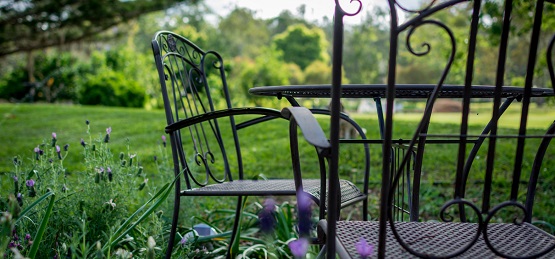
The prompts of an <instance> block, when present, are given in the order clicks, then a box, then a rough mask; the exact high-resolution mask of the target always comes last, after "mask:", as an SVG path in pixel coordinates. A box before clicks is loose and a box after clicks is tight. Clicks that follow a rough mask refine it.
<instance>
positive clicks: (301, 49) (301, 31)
mask: <svg viewBox="0 0 555 259" xmlns="http://www.w3.org/2000/svg"><path fill="white" fill-rule="evenodd" d="M273 42H274V44H275V45H276V48H277V49H278V50H281V51H282V52H283V60H285V62H291V63H295V64H297V65H299V67H301V69H303V70H304V69H305V68H306V67H307V66H308V65H310V63H312V62H313V61H316V60H321V61H324V62H327V61H329V55H328V54H327V52H326V51H327V45H328V42H327V41H326V36H325V35H324V31H323V30H322V29H320V28H317V27H314V28H311V29H309V28H307V27H306V26H305V25H302V24H297V25H292V26H289V28H287V31H285V32H284V33H281V34H278V35H276V36H275V37H274V40H273Z"/></svg>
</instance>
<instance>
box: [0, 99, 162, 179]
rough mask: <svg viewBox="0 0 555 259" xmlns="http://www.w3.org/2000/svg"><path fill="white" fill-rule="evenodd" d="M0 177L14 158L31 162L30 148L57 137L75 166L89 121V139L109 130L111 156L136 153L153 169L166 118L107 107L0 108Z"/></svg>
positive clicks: (70, 164) (156, 113) (69, 162)
mask: <svg viewBox="0 0 555 259" xmlns="http://www.w3.org/2000/svg"><path fill="white" fill-rule="evenodd" d="M0 116H1V117H0V132H2V134H0V143H2V148H1V149H0V172H1V173H6V172H9V171H10V170H13V165H12V159H13V157H14V156H15V155H19V156H21V157H22V158H24V159H25V158H28V157H33V148H34V147H36V146H37V145H39V144H41V143H42V142H43V141H46V142H47V143H49V142H50V139H51V133H52V132H56V134H57V136H58V139H59V142H58V143H59V144H60V146H63V145H65V144H69V145H70V154H69V155H68V157H67V160H66V165H67V167H68V170H70V171H74V170H80V169H81V168H79V167H77V168H76V167H75V165H76V164H78V163H76V162H77V161H80V160H81V158H82V155H81V153H82V148H81V146H80V140H81V139H82V138H84V139H85V141H87V142H89V141H88V139H87V138H88V137H87V134H86V132H87V126H86V124H85V121H87V120H89V121H90V127H91V129H90V131H91V135H92V136H102V137H103V136H104V134H106V131H105V130H106V128H108V127H112V133H111V140H110V141H111V147H112V153H114V154H119V153H120V152H125V153H127V150H128V146H129V150H130V151H131V152H134V153H137V154H138V158H139V160H140V161H141V162H142V163H143V164H144V166H145V170H150V172H152V170H154V168H155V166H154V162H153V157H154V156H155V155H157V152H158V146H159V145H160V143H161V141H162V140H161V136H162V135H163V134H164V125H165V117H164V113H163V111H161V110H153V111H146V110H144V109H132V108H108V107H91V106H77V105H48V104H15V105H14V104H0Z"/></svg>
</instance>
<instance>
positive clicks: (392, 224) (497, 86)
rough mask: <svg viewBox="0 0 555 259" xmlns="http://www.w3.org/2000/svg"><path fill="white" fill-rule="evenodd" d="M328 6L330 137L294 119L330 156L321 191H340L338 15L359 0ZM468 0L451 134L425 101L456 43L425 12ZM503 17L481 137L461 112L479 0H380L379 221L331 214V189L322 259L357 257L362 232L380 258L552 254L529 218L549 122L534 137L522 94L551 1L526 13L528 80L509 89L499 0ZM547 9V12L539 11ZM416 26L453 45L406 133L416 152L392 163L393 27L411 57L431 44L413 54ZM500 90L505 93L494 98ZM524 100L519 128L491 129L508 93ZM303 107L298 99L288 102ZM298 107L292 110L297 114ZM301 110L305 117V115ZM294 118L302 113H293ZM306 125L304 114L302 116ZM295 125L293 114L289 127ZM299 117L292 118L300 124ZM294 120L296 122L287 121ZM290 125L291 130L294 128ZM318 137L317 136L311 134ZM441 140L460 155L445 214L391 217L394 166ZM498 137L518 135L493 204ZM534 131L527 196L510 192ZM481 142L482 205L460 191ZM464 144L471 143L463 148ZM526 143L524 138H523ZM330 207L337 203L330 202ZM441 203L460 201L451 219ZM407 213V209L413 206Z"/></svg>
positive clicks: (432, 97)
mask: <svg viewBox="0 0 555 259" xmlns="http://www.w3.org/2000/svg"><path fill="white" fill-rule="evenodd" d="M335 2H336V7H335V23H334V44H333V57H332V58H333V59H332V62H333V70H332V89H331V98H332V102H331V103H332V113H331V115H332V117H331V130H330V142H329V145H324V144H322V142H321V141H319V140H318V136H319V135H321V134H320V133H314V132H319V131H320V130H321V129H318V127H317V126H314V125H312V126H307V125H299V127H300V128H301V130H303V133H305V129H310V130H307V133H305V137H306V138H307V139H309V138H311V139H310V140H309V142H310V143H312V144H313V145H315V146H317V147H318V148H320V149H321V150H322V151H321V152H320V153H321V154H322V156H325V157H326V159H327V160H328V163H329V175H328V181H329V182H330V187H329V192H330V193H335V192H340V190H339V189H338V165H339V164H338V163H339V162H338V161H339V160H338V157H339V152H340V151H339V134H338V133H339V132H338V129H339V108H338V107H339V104H340V101H341V93H342V87H343V85H342V83H341V78H342V77H341V71H342V62H343V57H342V50H343V30H344V28H343V18H344V17H345V16H350V15H355V14H357V13H359V12H360V10H361V7H362V3H361V1H360V0H355V1H351V2H355V3H356V4H358V5H359V8H358V10H357V11H356V12H354V13H347V12H346V11H344V9H343V8H342V7H341V4H340V1H339V0H336V1H335ZM465 2H466V3H468V5H469V6H468V10H469V12H471V19H472V20H471V23H470V28H469V34H468V35H467V36H468V49H467V52H466V57H465V58H466V69H465V71H466V72H465V79H464V88H463V91H462V92H461V96H458V97H460V98H462V101H463V108H462V112H461V114H462V116H461V118H462V119H461V123H460V128H459V131H458V132H454V133H453V134H432V133H429V132H428V128H429V125H430V117H431V114H432V108H433V106H434V103H435V101H436V99H437V98H438V97H439V96H440V94H441V91H442V89H445V88H446V87H449V86H446V85H445V84H444V81H445V78H446V76H447V75H448V74H449V71H450V67H451V65H452V63H453V61H454V59H455V58H456V55H455V54H456V53H457V49H456V44H455V37H454V35H453V33H452V32H451V29H450V28H449V27H448V26H447V25H445V24H444V23H442V22H441V21H438V20H435V19H433V18H432V15H433V14H435V13H436V12H439V11H442V10H447V9H449V8H451V7H453V6H459V5H460V4H461V3H465ZM504 3H505V9H504V17H503V29H502V34H501V37H500V40H499V42H500V44H499V57H498V60H497V61H498V63H497V70H496V75H497V78H496V80H495V83H494V84H493V85H494V86H493V88H490V89H492V92H490V95H492V97H493V101H492V104H493V112H492V114H491V121H490V122H489V123H488V125H487V126H486V128H485V129H484V130H483V132H482V133H481V134H479V135H471V134H469V130H468V129H469V123H468V117H469V114H470V109H469V107H470V103H471V100H472V99H473V97H474V96H473V95H474V94H473V91H474V90H475V89H476V87H474V86H473V85H472V78H473V70H474V65H475V64H474V63H475V56H474V55H475V52H476V44H477V31H478V19H479V18H480V10H481V7H482V1H480V0H474V1H470V0H449V1H442V2H440V3H436V1H431V3H430V4H429V5H428V6H425V7H424V8H423V9H421V10H414V11H413V10H409V9H407V8H404V7H403V6H402V4H400V3H398V2H397V1H395V0H388V4H389V9H390V30H391V33H390V40H389V43H390V49H389V65H388V77H387V89H386V91H385V97H386V100H387V103H386V107H385V120H384V132H383V142H382V143H383V157H382V164H383V171H382V185H381V196H380V204H379V206H380V218H379V221H377V222H348V221H339V213H338V209H337V208H338V200H337V198H336V197H335V196H333V195H330V196H329V197H328V198H329V201H328V206H329V211H330V213H329V214H328V215H327V219H326V220H323V221H321V223H320V226H321V227H322V228H323V229H324V232H325V233H326V235H327V236H326V238H327V242H326V247H325V249H326V250H327V258H335V257H336V253H338V254H339V255H340V257H341V258H357V256H358V255H357V252H356V249H355V248H354V244H355V243H356V242H357V241H358V238H360V237H365V238H369V239H371V240H369V241H371V242H374V244H376V245H377V254H376V255H375V256H377V257H378V258H385V257H386V256H388V257H394V258H399V257H402V258H412V257H422V258H451V257H464V258H484V257H503V258H537V257H541V256H544V257H545V258H552V257H554V256H555V236H553V235H551V234H548V233H546V232H544V231H542V230H540V229H538V228H536V227H534V226H533V225H532V224H531V219H532V208H533V203H534V197H535V195H536V184H537V182H538V178H539V172H540V169H541V164H542V160H543V159H544V157H545V155H546V151H547V149H548V147H549V143H550V141H551V139H552V138H553V137H555V135H554V133H555V122H552V123H550V125H546V126H547V127H548V128H547V130H546V132H545V134H542V135H533V134H530V133H529V132H527V129H526V124H527V119H528V115H529V105H530V100H531V98H532V97H533V96H534V94H533V91H534V90H533V88H532V80H533V78H534V69H535V65H536V63H537V61H536V57H537V53H538V46H539V45H538V39H539V34H540V28H541V23H542V17H543V15H544V14H543V13H542V12H543V9H544V4H545V3H552V4H555V1H552V0H546V1H544V0H537V1H536V6H535V10H534V14H533V17H532V18H533V20H534V21H533V28H532V34H531V41H530V47H529V49H528V51H529V54H528V65H527V68H526V79H525V85H524V88H523V89H522V90H521V91H520V93H518V94H514V93H513V94H512V95H511V96H507V95H506V94H507V91H505V90H506V88H504V87H503V84H504V76H505V63H506V59H507V58H506V57H507V45H508V38H509V28H510V22H511V18H512V15H511V12H512V6H513V3H512V1H511V0H506V1H504ZM398 10H402V11H404V12H409V13H412V14H413V17H412V18H411V19H409V20H408V21H406V22H404V23H403V24H398V13H397V12H398ZM545 15H548V14H545ZM421 26H424V27H425V26H436V27H438V28H440V29H441V30H443V31H444V32H445V33H446V34H447V35H448V36H449V39H450V41H449V43H450V44H451V45H450V46H451V53H450V55H449V59H448V61H447V63H446V64H445V68H444V70H443V72H442V75H441V77H440V78H439V79H438V82H437V84H435V85H434V86H433V90H432V91H431V93H430V94H429V96H428V98H427V103H426V108H425V110H424V113H423V115H422V119H421V121H420V122H419V124H418V126H417V127H416V129H415V130H414V135H413V136H412V138H411V139H410V140H408V143H406V147H407V148H408V149H409V150H413V149H416V154H414V153H412V152H407V153H406V155H404V156H403V157H402V159H401V162H400V163H399V164H393V163H391V158H392V156H393V155H394V145H395V142H396V141H395V140H394V139H393V126H394V119H393V118H394V109H393V108H394V107H393V104H394V100H395V98H396V90H397V89H398V87H399V86H398V85H396V68H397V56H398V51H399V40H400V34H401V33H407V36H406V48H407V49H408V51H409V52H410V53H412V54H413V55H416V56H425V55H426V54H428V53H429V52H430V50H431V47H430V45H429V44H425V45H424V48H425V50H424V51H423V52H417V51H415V50H414V49H413V47H412V45H411V35H412V34H413V32H414V31H415V30H417V29H419V28H421ZM554 42H555V36H553V38H552V40H551V41H550V43H549V46H548V47H547V60H548V62H547V63H548V64H547V66H548V70H549V75H550V78H551V85H552V88H553V89H555V73H554V71H553V58H554V57H553V54H552V53H553V48H554V45H555V43H554ZM546 95H553V92H550V93H546ZM502 98H507V99H506V101H505V102H504V103H503V104H502ZM515 99H517V100H519V101H520V102H522V107H521V120H520V123H519V130H518V133H516V134H513V135H509V134H504V135H501V134H499V133H498V125H497V124H498V119H499V118H500V116H501V115H502V114H503V112H504V111H505V110H506V108H507V107H508V106H509V105H510V104H511V102H512V101H513V100H515ZM290 109H302V108H299V107H293V108H287V110H290ZM299 113H300V112H299ZM305 117H308V115H306V116H305ZM299 121H300V120H299ZM304 121H306V122H307V123H310V120H309V119H304ZM294 124H295V123H293V122H292V125H294ZM299 124H300V123H299ZM295 126H296V125H295ZM292 131H293V129H292ZM307 135H310V136H307ZM314 138H316V139H314ZM436 138H439V139H445V141H452V142H454V143H455V144H456V146H457V150H458V155H457V165H456V172H454V173H455V175H456V180H455V184H454V189H453V192H454V194H453V198H452V199H451V200H449V201H447V202H446V203H444V205H443V206H442V207H441V210H440V218H441V220H442V221H443V222H416V221H411V222H398V221H397V220H396V218H395V215H396V214H395V210H396V206H395V204H394V195H396V193H397V188H399V187H398V186H399V182H400V181H401V176H402V175H403V174H402V173H401V172H402V170H404V168H405V167H406V166H408V165H409V162H411V161H412V162H414V163H415V164H414V166H415V167H416V169H415V170H420V169H421V167H422V161H423V156H424V150H425V147H426V145H427V144H429V143H431V141H432V140H436ZM500 138H511V139H514V140H515V141H516V143H517V144H516V151H515V154H514V157H512V160H513V161H514V168H513V170H512V176H511V188H510V195H509V198H508V199H507V200H505V201H502V202H499V203H498V204H492V201H491V197H492V195H493V193H494V184H493V181H492V179H493V174H494V165H495V163H496V154H497V153H496V147H497V140H498V139H500ZM532 138H537V139H541V142H540V144H539V145H538V146H537V152H536V154H535V157H534V159H533V161H531V162H532V164H533V166H532V168H531V171H530V178H529V179H528V187H527V193H526V200H525V201H524V202H522V201H519V200H518V194H519V184H521V182H522V180H523V179H522V178H523V174H522V165H523V164H524V154H525V151H524V146H525V143H530V141H528V142H527V140H529V139H532ZM486 140H488V143H487V147H485V148H486V151H487V156H486V157H487V159H486V167H485V170H484V171H485V172H484V179H483V185H482V188H481V190H483V191H482V197H481V200H480V202H481V208H480V207H479V206H478V205H476V204H475V201H472V200H468V199H465V194H466V187H467V181H468V178H469V172H470V167H471V166H472V164H473V162H474V161H475V157H476V154H477V151H478V150H479V149H480V148H482V147H483V143H484V141H486ZM469 145H470V146H472V148H471V149H470V150H469ZM529 145H530V144H529ZM417 185H418V184H417V183H414V186H413V193H416V194H417V193H418V190H416V188H418V186H417ZM412 198H413V199H412V202H411V203H412V204H411V207H412V208H416V211H418V202H419V201H418V199H414V198H415V197H414V196H413V197H412ZM332 208H336V209H332ZM449 209H458V214H459V215H458V217H457V220H458V221H460V222H458V223H457V222H454V220H455V218H453V217H452V216H450V215H449V213H448V210H449ZM505 209H513V210H516V211H520V212H521V213H520V216H522V218H515V220H514V222H512V223H495V222H493V221H492V220H493V218H494V217H495V216H496V215H497V213H499V212H500V211H502V210H505ZM468 212H472V213H473V214H474V215H473V216H474V218H475V219H474V220H475V221H477V222H475V223H469V222H468V220H467V216H468V215H467V213H468ZM411 216H413V215H412V214H411ZM411 220H418V218H417V217H411Z"/></svg>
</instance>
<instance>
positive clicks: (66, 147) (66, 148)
mask: <svg viewBox="0 0 555 259" xmlns="http://www.w3.org/2000/svg"><path fill="white" fill-rule="evenodd" d="M68 150H69V144H65V145H64V151H66V152H67V151H68Z"/></svg>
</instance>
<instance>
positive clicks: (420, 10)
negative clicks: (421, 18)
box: [393, 0, 437, 13]
mask: <svg viewBox="0 0 555 259" xmlns="http://www.w3.org/2000/svg"><path fill="white" fill-rule="evenodd" d="M436 1H437V0H432V1H430V3H429V4H428V5H426V6H424V7H423V8H422V9H415V10H413V9H409V8H406V7H404V6H403V5H402V4H401V3H399V1H397V0H394V1H393V2H394V3H395V5H396V6H398V7H399V9H401V10H403V11H405V12H407V13H421V12H424V11H427V10H429V9H430V8H432V6H434V4H435V2H436Z"/></svg>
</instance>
